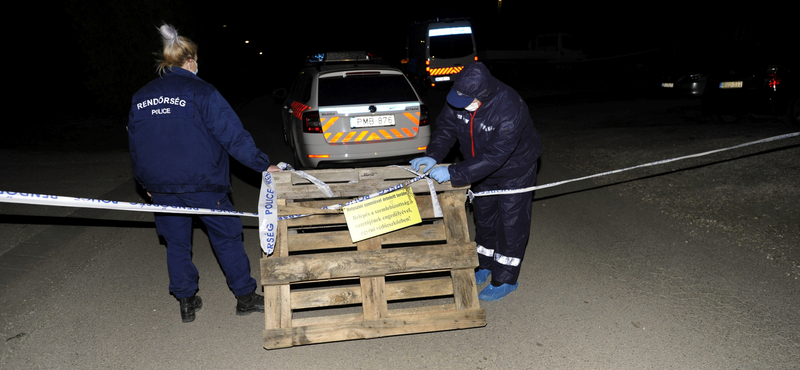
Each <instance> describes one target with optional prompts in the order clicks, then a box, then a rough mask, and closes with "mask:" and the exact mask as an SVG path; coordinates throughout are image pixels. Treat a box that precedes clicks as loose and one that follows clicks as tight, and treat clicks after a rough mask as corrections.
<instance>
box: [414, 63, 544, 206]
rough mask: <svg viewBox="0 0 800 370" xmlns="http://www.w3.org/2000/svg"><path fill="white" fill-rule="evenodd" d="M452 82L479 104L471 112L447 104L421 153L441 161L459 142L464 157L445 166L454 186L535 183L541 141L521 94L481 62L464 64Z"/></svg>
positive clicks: (507, 186) (510, 186)
mask: <svg viewBox="0 0 800 370" xmlns="http://www.w3.org/2000/svg"><path fill="white" fill-rule="evenodd" d="M453 86H454V87H455V89H456V90H458V91H459V92H461V93H463V94H465V95H467V96H470V97H473V98H477V99H478V101H480V102H481V106H480V107H479V108H478V110H477V111H475V112H474V114H473V113H470V112H468V111H466V110H464V109H456V108H453V107H451V106H450V105H449V104H445V107H444V109H443V110H442V113H441V114H440V115H439V117H437V119H436V131H435V132H434V133H433V138H432V139H431V142H430V144H428V148H427V150H426V154H425V155H427V156H429V157H432V158H433V159H435V160H436V162H437V163H439V162H441V161H442V159H444V157H445V156H446V155H447V153H448V152H449V151H450V148H452V147H453V145H454V144H455V142H456V140H458V142H459V149H460V150H461V154H462V155H463V156H464V161H463V162H459V163H456V164H454V165H451V166H450V167H449V168H448V171H449V172H450V182H451V183H452V184H453V185H454V186H461V185H466V184H473V187H474V188H475V189H476V190H478V191H484V190H504V189H516V188H523V187H528V186H533V185H534V183H535V182H536V173H535V169H534V165H535V164H536V161H537V160H538V159H539V155H540V154H541V153H542V140H541V138H540V136H539V133H538V132H537V131H536V129H535V128H534V127H533V120H532V119H531V116H530V112H529V111H528V105H527V104H525V101H524V100H522V97H520V96H519V94H517V92H516V91H514V89H512V88H511V87H509V86H508V85H506V84H504V83H502V82H500V81H499V80H497V79H496V78H494V77H492V75H491V74H490V73H489V70H488V69H487V68H486V67H485V66H484V65H483V63H480V62H475V63H472V64H470V65H468V66H467V67H465V68H464V70H462V71H461V73H460V74H459V77H458V79H457V80H456V82H455V84H454V85H453Z"/></svg>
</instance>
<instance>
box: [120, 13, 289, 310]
mask: <svg viewBox="0 0 800 370" xmlns="http://www.w3.org/2000/svg"><path fill="white" fill-rule="evenodd" d="M159 31H160V33H161V36H162V41H163V43H164V50H163V54H162V59H161V60H159V64H158V73H159V75H160V76H159V77H158V78H156V79H155V80H153V81H151V82H150V83H148V84H147V85H146V86H145V87H143V88H141V89H140V90H139V91H138V92H136V94H134V95H133V103H132V105H131V111H130V115H129V121H128V140H129V146H130V152H131V160H132V163H133V174H134V176H135V177H136V180H137V181H138V182H139V183H140V184H141V185H142V187H143V188H144V189H145V190H146V191H147V193H148V195H150V196H151V197H152V200H153V203H155V204H163V205H169V206H180V207H197V208H209V209H218V210H229V211H232V210H234V209H233V205H232V204H231V202H230V199H229V198H228V193H229V192H230V191H231V184H230V170H229V162H228V161H229V160H228V155H230V156H232V157H234V158H235V159H236V160H238V161H239V162H241V163H242V164H244V165H246V166H247V167H250V168H251V169H253V170H254V171H258V172H259V173H260V172H263V171H265V170H267V171H270V172H273V171H280V169H278V167H277V166H274V165H270V162H269V158H268V157H267V155H266V154H264V153H263V152H261V151H260V150H259V149H258V148H256V146H255V143H254V142H253V138H252V137H251V136H250V133H248V132H247V131H245V130H244V128H243V127H242V122H241V121H240V120H239V117H238V116H237V115H236V113H234V111H233V109H232V108H231V106H230V105H229V104H228V102H227V101H226V100H225V99H224V98H223V97H222V95H220V93H219V91H217V89H216V88H214V86H212V85H211V84H209V83H207V82H205V81H203V80H201V79H200V78H199V77H197V70H198V66H197V45H196V44H195V43H194V42H192V41H191V40H189V39H188V38H186V37H183V36H178V32H177V30H175V28H173V27H172V26H169V25H167V24H164V25H163V26H161V27H160V28H159ZM154 218H155V223H156V229H157V231H158V234H159V235H161V236H162V237H163V238H164V240H165V241H166V244H167V267H168V270H169V291H170V293H171V294H172V295H174V296H175V298H177V299H178V301H179V303H180V313H181V320H182V321H183V322H191V321H194V319H195V312H197V311H198V310H200V308H201V307H202V306H203V301H202V300H201V299H200V297H199V296H197V295H196V293H197V291H198V271H197V268H196V267H195V265H194V263H192V217H191V216H189V215H181V214H165V213H156V214H155V216H154ZM199 218H200V220H201V221H202V222H203V223H204V224H205V226H206V228H207V230H208V237H209V239H210V241H211V245H212V248H213V250H214V254H215V255H216V256H217V259H218V261H219V264H220V266H221V267H222V270H223V272H224V273H225V278H226V280H227V282H228V287H230V289H231V291H233V294H234V295H235V296H236V299H237V304H236V314H237V315H247V314H249V313H251V312H264V297H263V296H261V295H259V294H258V293H256V291H255V290H256V287H257V286H256V281H255V279H253V277H251V276H250V261H249V259H248V258H247V254H245V250H244V245H243V244H242V221H241V220H240V219H239V217H236V216H200V217H199Z"/></svg>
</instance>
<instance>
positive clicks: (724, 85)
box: [719, 81, 744, 89]
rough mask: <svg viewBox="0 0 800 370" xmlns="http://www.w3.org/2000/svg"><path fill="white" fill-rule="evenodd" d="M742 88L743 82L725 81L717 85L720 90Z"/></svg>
mask: <svg viewBox="0 0 800 370" xmlns="http://www.w3.org/2000/svg"><path fill="white" fill-rule="evenodd" d="M742 86H744V82H743V81H725V82H720V83H719V88H720V89H741V88H742Z"/></svg>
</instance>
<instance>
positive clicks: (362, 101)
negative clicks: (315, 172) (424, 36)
mask: <svg viewBox="0 0 800 370" xmlns="http://www.w3.org/2000/svg"><path fill="white" fill-rule="evenodd" d="M282 115H283V124H284V139H285V140H286V143H287V144H288V145H289V146H290V147H291V149H292V151H293V152H294V156H295V166H296V167H299V168H332V167H362V166H378V165H386V164H392V163H398V164H400V163H408V160H409V159H410V158H413V157H417V156H420V155H421V154H423V153H424V152H425V149H426V147H427V145H428V141H429V140H430V134H431V133H430V126H429V124H430V119H429V117H428V108H427V106H425V104H424V103H423V102H422V101H421V100H420V98H419V96H418V95H417V93H416V91H415V90H414V88H413V87H412V86H411V84H410V83H409V81H408V79H406V77H405V75H404V74H403V72H401V71H400V70H398V69H396V68H392V67H390V66H388V65H385V64H383V63H381V62H379V61H378V60H376V58H374V57H373V56H372V55H370V54H369V53H366V52H337V53H324V54H317V55H313V56H311V57H309V60H308V63H307V64H306V67H305V68H304V69H303V70H301V71H300V73H299V75H298V76H297V78H296V79H295V81H294V83H293V84H292V86H291V88H290V89H289V92H288V96H287V99H286V101H285V103H284V106H283V113H282Z"/></svg>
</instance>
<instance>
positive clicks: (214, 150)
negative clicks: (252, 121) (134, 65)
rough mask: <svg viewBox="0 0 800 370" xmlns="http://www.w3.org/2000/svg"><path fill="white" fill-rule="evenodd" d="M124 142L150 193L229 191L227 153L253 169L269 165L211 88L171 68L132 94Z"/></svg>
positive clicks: (134, 170)
mask: <svg viewBox="0 0 800 370" xmlns="http://www.w3.org/2000/svg"><path fill="white" fill-rule="evenodd" d="M128 144H129V146H130V151H131V160H132V162H133V174H134V176H135V177H136V180H137V181H139V183H140V184H142V186H143V187H144V188H145V189H146V190H147V191H150V192H155V193H189V192H201V191H210V192H221V193H227V192H230V189H231V182H230V164H229V162H228V155H229V154H230V155H231V156H232V157H233V158H235V159H236V160H238V161H239V162H241V163H242V164H244V165H245V166H247V167H250V168H252V169H253V170H254V171H258V172H262V171H265V170H266V169H267V167H269V157H267V155H266V154H264V153H263V152H261V151H260V150H259V149H258V148H256V146H255V143H254V142H253V138H252V137H251V136H250V133H248V132H247V131H245V130H244V128H243V127H242V122H241V121H240V120H239V117H238V116H237V115H236V113H234V111H233V109H232V108H231V106H230V104H228V102H227V101H226V100H225V99H224V98H223V97H222V95H220V93H219V91H217V89H216V88H214V86H212V85H211V84H209V83H207V82H205V81H203V80H201V79H200V78H198V77H197V76H195V75H194V74H193V73H191V72H189V71H187V70H185V69H183V68H171V69H168V70H167V71H166V73H165V74H164V75H163V76H161V77H159V78H157V79H155V80H153V81H151V82H150V83H148V84H147V85H146V86H145V87H143V88H141V89H140V90H139V91H137V92H136V94H134V95H133V104H131V111H130V115H129V118H128Z"/></svg>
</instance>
